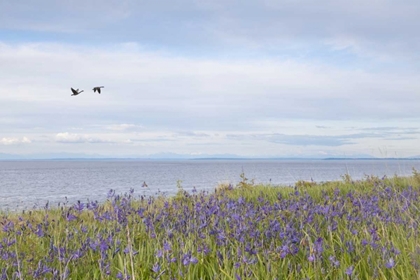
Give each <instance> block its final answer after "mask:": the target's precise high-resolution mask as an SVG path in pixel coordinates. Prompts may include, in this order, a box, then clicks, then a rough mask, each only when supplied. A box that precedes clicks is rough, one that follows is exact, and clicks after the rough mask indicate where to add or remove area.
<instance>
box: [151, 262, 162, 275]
mask: <svg viewBox="0 0 420 280" xmlns="http://www.w3.org/2000/svg"><path fill="white" fill-rule="evenodd" d="M159 270H160V265H159V264H158V263H155V264H154V265H153V267H152V271H153V272H154V273H158V272H159Z"/></svg>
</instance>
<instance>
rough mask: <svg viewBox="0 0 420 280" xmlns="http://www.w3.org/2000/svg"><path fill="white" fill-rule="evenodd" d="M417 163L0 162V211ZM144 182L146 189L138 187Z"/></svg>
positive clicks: (383, 170)
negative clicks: (242, 176) (112, 193)
mask: <svg viewBox="0 0 420 280" xmlns="http://www.w3.org/2000/svg"><path fill="white" fill-rule="evenodd" d="M413 167H414V168H416V169H417V170H420V160H176V161H175V160H171V161H162V160H155V161H152V160H148V161H138V160H124V161H73V160H71V161H64V160H63V161H57V160H54V161H0V209H1V210H22V209H31V208H33V207H37V208H39V207H43V206H44V205H45V204H46V203H47V201H48V202H49V204H50V205H51V206H57V205H58V203H59V202H64V201H65V200H66V199H68V201H69V202H71V203H73V202H76V201H77V200H81V201H87V200H88V199H89V200H93V201H94V200H98V201H104V200H106V198H107V193H108V191H109V190H110V189H114V190H115V191H116V193H119V194H122V193H125V192H128V191H129V190H130V188H133V189H134V190H135V194H137V195H143V194H146V195H154V194H156V193H157V192H159V191H160V192H163V193H166V194H168V195H171V194H174V193H175V192H176V191H177V181H178V180H181V181H182V183H181V184H182V186H183V188H184V189H185V190H192V189H193V188H194V187H195V188H196V189H197V190H213V189H214V188H215V187H216V186H217V185H218V184H219V183H233V184H235V183H237V182H239V181H240V177H239V175H240V174H241V173H242V172H244V173H245V175H246V177H247V178H249V179H255V182H257V183H270V182H271V184H273V185H278V184H280V185H292V184H293V183H294V182H296V181H298V180H311V179H313V180H314V181H318V182H320V181H330V180H340V179H341V176H342V175H343V174H346V173H348V174H350V175H351V177H352V178H354V179H361V178H363V177H364V176H365V175H376V176H380V177H382V176H384V175H387V176H393V175H394V174H397V175H401V176H403V175H410V174H412V168H413ZM143 182H146V183H147V184H148V186H149V187H148V188H147V189H146V188H142V187H141V186H142V184H143Z"/></svg>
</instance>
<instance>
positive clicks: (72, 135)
mask: <svg viewBox="0 0 420 280" xmlns="http://www.w3.org/2000/svg"><path fill="white" fill-rule="evenodd" d="M419 30H420V2H419V1H418V0H407V1H406V0H402V1H394V0H371V1H361V0H355V1H343V0H319V1H304V0H293V1H292V0H279V1H273V0H260V1H253V0H242V1H235V0H223V1H221V0H212V1H202V0H171V1H167V0H156V1H134V0H102V1H99V0H83V1H82V0H71V1H70V0H63V1H53V0H37V1H33V0H25V1H24V0H13V1H12V0H0V153H6V154H17V155H34V154H46V153H48V154H59V153H68V154H86V155H92V156H93V155H102V156H109V157H147V156H150V155H155V154H162V155H165V154H169V153H172V154H179V155H190V156H197V157H200V156H209V155H238V156H244V157H332V156H334V157H358V156H375V157H411V156H417V155H420V145H419V143H420V141H419V140H420V114H419V112H420V52H419V49H420V36H419ZM95 86H104V89H103V91H102V93H101V94H98V93H94V92H93V91H92V88H93V87H95ZM71 87H73V88H77V89H81V90H82V89H83V90H84V92H82V93H81V94H80V95H78V96H70V95H71V91H70V88H71Z"/></svg>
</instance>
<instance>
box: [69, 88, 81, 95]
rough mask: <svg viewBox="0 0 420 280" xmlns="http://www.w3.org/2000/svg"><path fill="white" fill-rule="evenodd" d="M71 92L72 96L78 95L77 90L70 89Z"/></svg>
mask: <svg viewBox="0 0 420 280" xmlns="http://www.w3.org/2000/svg"><path fill="white" fill-rule="evenodd" d="M71 91H72V92H73V94H74V95H78V94H79V93H78V92H77V90H75V89H74V88H71Z"/></svg>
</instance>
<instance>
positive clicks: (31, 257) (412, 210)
mask: <svg viewBox="0 0 420 280" xmlns="http://www.w3.org/2000/svg"><path fill="white" fill-rule="evenodd" d="M241 178H242V181H241V182H240V183H239V184H238V185H237V186H231V185H230V186H222V187H219V188H217V189H216V191H214V192H211V193H208V192H195V191H194V192H191V193H188V192H186V191H184V190H183V189H182V187H180V189H179V192H178V194H177V195H176V196H172V197H164V196H153V197H145V196H138V195H136V194H135V192H133V191H130V192H129V193H127V194H123V195H118V194H115V193H114V192H113V191H110V193H109V198H108V201H107V202H105V203H101V204H100V203H97V202H91V201H90V202H79V203H77V204H75V205H64V206H59V207H57V208H48V207H47V206H46V207H45V208H44V209H39V210H33V211H29V212H28V211H26V212H23V213H7V214H2V218H1V220H0V221H1V224H2V228H1V233H0V279H234V280H237V279H420V235H419V234H420V230H419V221H420V210H419V208H420V174H419V173H418V172H417V171H415V170H414V171H413V175H412V176H410V177H397V176H395V177H393V178H381V179H380V178H377V177H373V176H366V178H365V179H364V180H361V181H353V180H352V179H351V178H350V177H349V176H343V181H337V182H326V183H318V184H317V183H313V182H304V181H300V182H297V183H296V186H294V187H276V186H267V185H256V184H253V183H252V182H250V181H249V180H248V179H247V178H245V176H244V175H242V177H241Z"/></svg>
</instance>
